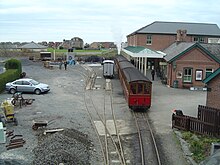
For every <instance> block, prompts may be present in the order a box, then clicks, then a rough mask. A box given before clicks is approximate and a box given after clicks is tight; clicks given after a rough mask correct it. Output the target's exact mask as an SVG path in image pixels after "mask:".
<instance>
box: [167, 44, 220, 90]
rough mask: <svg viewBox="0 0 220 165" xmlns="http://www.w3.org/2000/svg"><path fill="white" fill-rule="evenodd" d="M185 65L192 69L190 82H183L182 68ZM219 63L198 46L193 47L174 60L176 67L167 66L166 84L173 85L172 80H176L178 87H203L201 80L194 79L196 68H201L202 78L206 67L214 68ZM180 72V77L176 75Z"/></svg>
mask: <svg viewBox="0 0 220 165" xmlns="http://www.w3.org/2000/svg"><path fill="white" fill-rule="evenodd" d="M185 67H189V68H192V69H193V77H192V83H183V74H184V73H183V70H184V68H185ZM219 67H220V65H219V64H218V63H217V62H216V61H214V60H213V59H212V58H210V57H209V56H208V55H207V54H205V52H203V51H202V50H200V49H199V48H194V49H192V50H191V51H189V52H187V53H185V54H184V55H182V56H181V57H180V58H179V59H178V60H176V68H175V69H173V67H172V66H171V65H170V66H169V68H170V69H169V72H168V80H169V81H168V85H170V86H173V81H174V80H178V87H179V88H190V87H193V86H194V87H203V86H204V85H205V84H204V83H203V82H202V81H198V80H196V70H202V71H203V76H202V79H204V78H205V76H206V69H207V68H210V69H213V70H216V69H218V68H219ZM178 72H182V78H178V77H177V73H178Z"/></svg>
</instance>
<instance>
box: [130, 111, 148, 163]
mask: <svg viewBox="0 0 220 165" xmlns="http://www.w3.org/2000/svg"><path fill="white" fill-rule="evenodd" d="M131 112H132V114H133V117H134V120H135V125H136V127H137V133H138V139H139V146H140V155H141V164H142V165H145V159H144V149H143V140H142V137H141V131H140V127H139V124H138V120H137V116H136V114H135V112H134V111H131Z"/></svg>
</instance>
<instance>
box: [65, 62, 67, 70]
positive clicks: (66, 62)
mask: <svg viewBox="0 0 220 165" xmlns="http://www.w3.org/2000/svg"><path fill="white" fill-rule="evenodd" d="M64 68H65V70H66V68H67V61H64Z"/></svg>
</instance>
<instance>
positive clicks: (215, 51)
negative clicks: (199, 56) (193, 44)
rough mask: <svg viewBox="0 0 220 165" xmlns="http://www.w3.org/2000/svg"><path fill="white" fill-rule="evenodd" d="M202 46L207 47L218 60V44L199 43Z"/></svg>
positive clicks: (219, 53) (219, 56)
mask: <svg viewBox="0 0 220 165" xmlns="http://www.w3.org/2000/svg"><path fill="white" fill-rule="evenodd" d="M200 45H201V46H202V47H204V48H205V49H207V50H208V51H209V52H210V53H212V54H213V55H214V56H215V57H217V58H218V59H219V60H220V44H214V43H213V44H201V43H200Z"/></svg>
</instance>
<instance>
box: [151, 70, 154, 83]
mask: <svg viewBox="0 0 220 165" xmlns="http://www.w3.org/2000/svg"><path fill="white" fill-rule="evenodd" d="M151 76H152V81H154V76H155V70H154V69H152V71H151Z"/></svg>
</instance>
